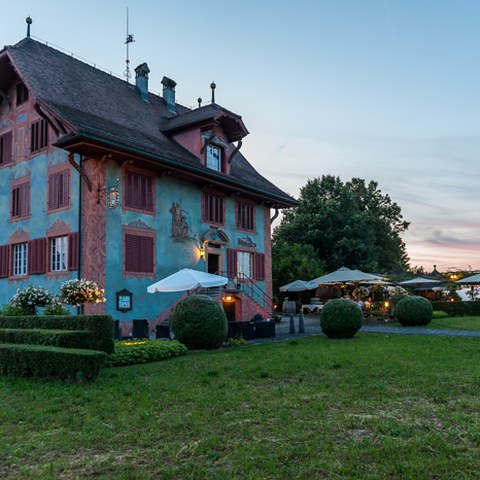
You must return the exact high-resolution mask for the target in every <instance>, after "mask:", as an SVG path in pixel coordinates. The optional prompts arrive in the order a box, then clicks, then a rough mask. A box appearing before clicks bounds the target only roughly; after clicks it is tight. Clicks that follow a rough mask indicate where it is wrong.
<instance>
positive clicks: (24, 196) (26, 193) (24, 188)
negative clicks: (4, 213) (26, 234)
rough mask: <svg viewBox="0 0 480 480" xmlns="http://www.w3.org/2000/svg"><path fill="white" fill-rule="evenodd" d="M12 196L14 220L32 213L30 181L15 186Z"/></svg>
mask: <svg viewBox="0 0 480 480" xmlns="http://www.w3.org/2000/svg"><path fill="white" fill-rule="evenodd" d="M11 197H12V198H11V215H12V220H13V219H19V218H24V217H28V215H29V214H30V183H29V182H25V183H21V184H20V185H16V186H15V187H13V188H12V195H11Z"/></svg>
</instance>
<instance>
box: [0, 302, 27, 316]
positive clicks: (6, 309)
mask: <svg viewBox="0 0 480 480" xmlns="http://www.w3.org/2000/svg"><path fill="white" fill-rule="evenodd" d="M30 311H31V310H30ZM23 315H30V314H29V311H28V310H27V309H25V308H23V307H22V306H21V305H12V304H11V303H8V304H7V305H4V306H3V307H2V308H0V316H5V317H20V316H23Z"/></svg>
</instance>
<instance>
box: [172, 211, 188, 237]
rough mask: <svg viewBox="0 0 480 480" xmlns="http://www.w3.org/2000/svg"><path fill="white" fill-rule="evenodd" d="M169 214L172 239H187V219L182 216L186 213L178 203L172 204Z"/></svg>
mask: <svg viewBox="0 0 480 480" xmlns="http://www.w3.org/2000/svg"><path fill="white" fill-rule="evenodd" d="M169 212H170V213H171V214H172V237H173V238H188V230H189V227H188V223H187V217H186V216H185V215H184V213H186V214H187V215H188V212H187V211H186V210H183V208H182V206H181V205H180V204H179V203H176V202H173V203H172V208H170V210H169Z"/></svg>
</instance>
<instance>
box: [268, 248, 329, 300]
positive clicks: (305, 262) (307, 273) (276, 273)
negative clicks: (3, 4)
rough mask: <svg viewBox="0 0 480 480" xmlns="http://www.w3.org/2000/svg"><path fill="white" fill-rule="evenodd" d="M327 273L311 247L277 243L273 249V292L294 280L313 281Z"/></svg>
mask: <svg viewBox="0 0 480 480" xmlns="http://www.w3.org/2000/svg"><path fill="white" fill-rule="evenodd" d="M324 271H325V264H324V263H323V262H322V261H321V260H320V259H319V258H318V254H317V253H316V252H315V249H314V248H313V247H312V246H311V245H300V244H298V243H294V244H287V243H275V244H274V245H273V247H272V277H273V291H274V292H278V290H279V288H280V287H281V286H282V285H286V284H287V283H290V282H293V281H294V280H298V279H301V280H311V279H312V278H315V277H319V276H320V275H322V273H323V272H324Z"/></svg>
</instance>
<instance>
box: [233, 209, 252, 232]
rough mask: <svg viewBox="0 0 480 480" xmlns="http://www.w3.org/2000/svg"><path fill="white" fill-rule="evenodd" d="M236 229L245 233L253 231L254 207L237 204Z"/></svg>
mask: <svg viewBox="0 0 480 480" xmlns="http://www.w3.org/2000/svg"><path fill="white" fill-rule="evenodd" d="M236 221H237V229H238V230H245V231H247V232H254V231H255V205H251V204H248V203H241V202H237V211H236Z"/></svg>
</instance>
